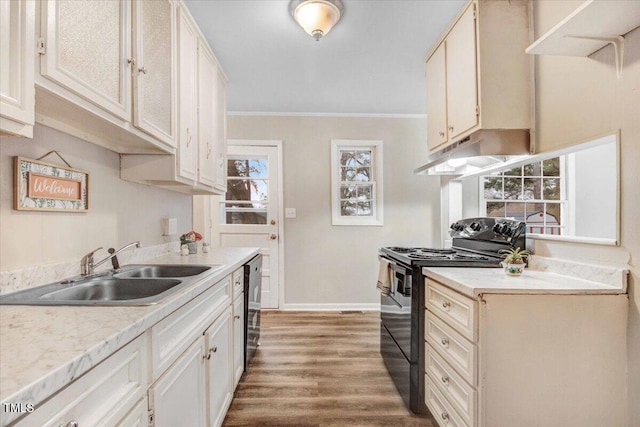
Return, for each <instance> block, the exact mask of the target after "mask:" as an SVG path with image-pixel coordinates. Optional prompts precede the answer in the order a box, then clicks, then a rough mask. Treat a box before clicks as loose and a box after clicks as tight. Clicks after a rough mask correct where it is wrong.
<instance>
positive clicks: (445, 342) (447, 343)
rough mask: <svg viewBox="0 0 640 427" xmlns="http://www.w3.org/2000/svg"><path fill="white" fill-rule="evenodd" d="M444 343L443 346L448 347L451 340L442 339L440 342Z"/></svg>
mask: <svg viewBox="0 0 640 427" xmlns="http://www.w3.org/2000/svg"><path fill="white" fill-rule="evenodd" d="M440 342H441V343H442V345H444V346H447V345H449V340H448V339H446V338H442V340H441V341H440Z"/></svg>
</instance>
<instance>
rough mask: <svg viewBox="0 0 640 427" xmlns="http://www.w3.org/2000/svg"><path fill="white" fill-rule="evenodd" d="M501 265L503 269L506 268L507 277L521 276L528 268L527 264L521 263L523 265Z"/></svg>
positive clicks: (504, 263)
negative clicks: (526, 267)
mask: <svg viewBox="0 0 640 427" xmlns="http://www.w3.org/2000/svg"><path fill="white" fill-rule="evenodd" d="M500 265H502V268H504V273H505V274H506V275H507V276H521V275H522V272H523V271H524V268H525V266H526V264H524V263H521V264H510V263H508V262H504V261H503V262H501V263H500Z"/></svg>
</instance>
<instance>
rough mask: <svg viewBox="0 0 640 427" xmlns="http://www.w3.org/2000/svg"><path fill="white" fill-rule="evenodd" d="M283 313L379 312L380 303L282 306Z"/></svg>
mask: <svg viewBox="0 0 640 427" xmlns="http://www.w3.org/2000/svg"><path fill="white" fill-rule="evenodd" d="M279 310H283V311H380V303H366V304H356V303H354V304H348V303H336V304H282V306H280V308H279Z"/></svg>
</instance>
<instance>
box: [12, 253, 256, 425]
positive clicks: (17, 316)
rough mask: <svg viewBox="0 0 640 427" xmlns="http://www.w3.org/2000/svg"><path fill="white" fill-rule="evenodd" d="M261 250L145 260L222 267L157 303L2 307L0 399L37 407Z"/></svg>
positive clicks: (171, 255)
mask: <svg viewBox="0 0 640 427" xmlns="http://www.w3.org/2000/svg"><path fill="white" fill-rule="evenodd" d="M257 253H258V248H222V249H217V250H212V251H211V252H210V253H208V254H194V255H189V256H180V255H179V254H166V255H162V256H160V257H157V258H153V259H151V260H149V261H147V262H145V263H147V264H204V265H214V266H218V267H219V268H216V269H212V270H211V271H209V272H207V273H206V274H205V275H203V276H202V278H201V279H200V280H198V281H197V282H194V284H193V285H191V286H189V287H187V288H185V289H183V290H181V291H179V292H177V293H176V294H174V295H170V296H168V297H167V298H166V299H165V300H163V301H161V302H160V303H158V304H155V305H149V306H139V307H122V306H118V307H113V306H111V307H104V306H103V307H98V306H92V307H86V306H85V307H81V306H24V305H22V306H9V305H3V306H0V402H2V403H6V402H10V403H33V404H34V405H35V406H36V408H37V406H38V404H39V403H40V402H42V401H43V400H45V399H46V398H47V397H49V396H50V395H51V394H53V393H55V392H56V391H57V390H59V389H61V388H62V387H64V386H66V385H67V384H69V383H70V382H71V381H73V380H74V379H75V378H77V377H79V376H80V375H82V374H84V373H85V372H87V371H88V370H89V369H91V368H92V367H94V366H96V365H97V364H98V363H100V362H101V361H103V360H104V359H106V358H107V357H109V356H110V355H111V354H113V353H114V352H115V351H116V350H118V349H119V348H121V347H123V346H124V345H126V344H127V343H128V342H130V341H131V340H133V339H134V338H136V337H137V336H139V335H140V334H142V333H143V332H145V331H146V330H147V329H149V328H150V327H151V326H153V325H154V324H156V323H157V322H159V321H160V320H162V319H163V318H165V317H166V316H167V315H169V314H170V313H172V312H173V311H175V310H176V309H178V308H179V307H181V306H182V305H184V304H185V303H187V302H188V301H190V300H192V299H193V298H195V297H196V296H197V295H199V294H200V293H202V292H204V291H205V290H206V289H208V288H209V287H210V286H211V285H213V284H214V283H215V282H217V281H218V280H220V279H222V278H224V277H225V276H226V275H228V274H230V273H232V272H233V271H234V270H236V269H237V268H238V267H240V266H241V265H243V264H244V263H245V262H246V261H248V260H249V259H251V258H252V257H253V256H255V255H256V254H257ZM11 415H12V414H11V413H7V414H5V413H3V422H10V421H11V420H10V419H8V418H7V417H10V416H11ZM14 415H16V416H17V415H19V414H14Z"/></svg>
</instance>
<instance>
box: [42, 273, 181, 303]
mask: <svg viewBox="0 0 640 427" xmlns="http://www.w3.org/2000/svg"><path fill="white" fill-rule="evenodd" d="M180 283H182V281H181V280H178V279H116V278H104V279H103V278H97V279H92V280H87V281H86V282H84V283H80V284H77V285H75V286H70V287H68V288H65V289H61V290H59V291H53V292H49V293H48V294H44V295H42V296H40V298H41V299H43V300H48V301H126V300H135V299H140V298H148V297H152V296H154V295H158V294H161V293H163V292H165V291H167V290H169V289H171V288H173V287H174V286H177V285H179V284H180Z"/></svg>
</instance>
